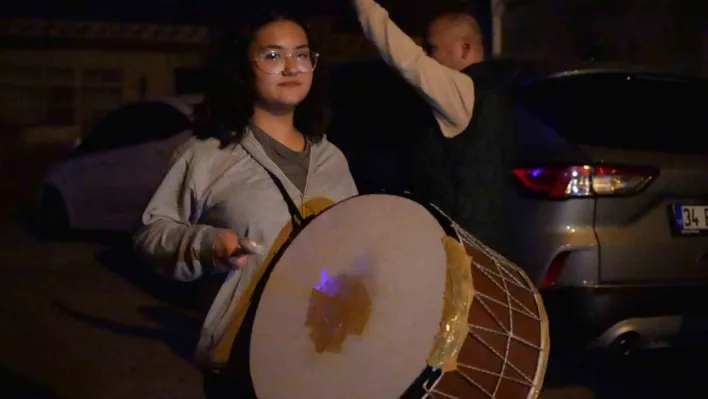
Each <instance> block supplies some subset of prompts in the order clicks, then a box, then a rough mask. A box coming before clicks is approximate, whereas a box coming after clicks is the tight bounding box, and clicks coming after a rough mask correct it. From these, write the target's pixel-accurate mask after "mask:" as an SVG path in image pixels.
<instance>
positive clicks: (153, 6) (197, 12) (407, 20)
mask: <svg viewBox="0 0 708 399" xmlns="http://www.w3.org/2000/svg"><path fill="white" fill-rule="evenodd" d="M350 2H351V0H120V1H105V2H101V1H100V0H99V1H97V0H93V1H91V0H54V1H53V0H5V1H3V6H2V7H1V8H0V17H4V18H13V17H14V18H42V19H44V18H46V19H67V20H92V21H117V22H146V23H163V24H207V25H209V24H212V23H223V22H226V21H224V19H225V18H230V16H234V17H235V16H237V15H238V14H239V13H242V12H244V11H247V10H248V9H251V8H253V6H254V5H256V4H260V5H261V6H262V5H270V4H272V5H275V6H277V7H281V8H283V7H284V8H286V9H288V10H290V11H295V12H297V13H301V14H305V15H314V14H328V15H332V14H334V15H336V16H337V24H339V23H344V24H345V25H350V26H351V27H354V26H357V25H358V24H356V23H355V22H356V21H354V19H353V13H352V12H351V10H350V9H349V5H350ZM488 3H489V0H435V1H431V0H381V1H380V4H381V5H383V6H384V7H386V8H387V9H388V10H389V12H390V13H391V15H392V16H393V18H394V20H396V22H397V23H399V25H401V27H402V28H403V29H404V30H406V31H408V32H409V33H414V34H420V33H422V32H421V31H420V30H421V29H422V27H423V26H425V24H426V23H427V22H428V18H430V16H431V15H433V14H434V13H436V12H437V11H443V10H445V11H449V10H453V9H454V10H458V9H459V10H466V11H473V12H474V11H479V10H481V11H482V13H486V11H487V9H488V7H489V5H488ZM411 31H412V32H411Z"/></svg>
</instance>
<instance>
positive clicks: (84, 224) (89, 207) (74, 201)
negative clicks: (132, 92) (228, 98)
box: [37, 95, 202, 236]
mask: <svg viewBox="0 0 708 399" xmlns="http://www.w3.org/2000/svg"><path fill="white" fill-rule="evenodd" d="M201 99H202V96H200V95H192V96H180V97H172V98H160V99H152V100H141V101H138V102H133V103H129V104H126V105H124V106H121V107H120V108H118V109H116V110H114V111H112V112H111V113H109V114H108V115H107V116H106V117H105V118H103V119H102V120H101V121H100V122H99V123H98V124H97V125H96V126H95V127H94V128H93V129H92V131H91V132H90V134H88V135H87V136H86V138H85V139H84V140H82V142H81V143H80V144H79V145H78V146H77V147H76V148H75V149H74V150H73V151H72V152H71V153H70V154H69V156H68V157H67V158H66V159H64V160H62V161H60V162H57V163H55V164H53V165H51V166H50V167H49V168H48V171H47V173H46V174H45V176H44V179H43V181H42V184H41V188H40V195H39V201H38V210H37V216H38V227H39V230H40V232H42V233H44V234H45V235H51V236H56V235H61V234H62V233H66V232H68V231H71V230H79V231H105V232H130V231H132V230H134V229H135V228H136V226H137V225H138V223H139V221H140V215H141V214H142V212H143V210H144V209H145V206H146V205H147V203H148V201H149V200H150V198H151V196H152V195H153V193H154V192H155V189H156V188H157V186H158V185H159V184H160V181H161V180H162V178H163V177H164V175H165V173H166V172H167V169H168V167H169V163H170V159H171V157H172V155H173V153H174V151H175V150H176V149H177V148H178V147H179V146H180V145H181V144H183V143H184V142H185V141H186V140H187V139H188V138H189V136H190V133H189V132H190V125H191V115H192V111H193V109H194V106H195V105H196V104H198V103H199V102H200V101H201Z"/></svg>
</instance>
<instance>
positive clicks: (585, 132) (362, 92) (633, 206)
mask: <svg viewBox="0 0 708 399" xmlns="http://www.w3.org/2000/svg"><path fill="white" fill-rule="evenodd" d="M498 65H499V68H498V71H499V77H500V79H502V80H501V81H502V82H506V83H507V86H508V90H509V93H510V95H511V96H512V97H513V98H514V99H515V101H516V107H515V112H514V115H513V116H511V117H513V118H515V120H516V124H517V126H519V129H518V137H517V142H518V158H517V159H516V168H515V169H514V170H513V171H510V183H512V184H514V185H515V187H516V190H515V197H514V198H513V202H512V203H513V207H512V217H513V218H512V220H513V221H514V223H515V226H516V230H517V233H518V237H520V240H519V241H518V245H517V246H516V248H515V251H514V252H513V257H514V259H515V260H517V261H518V263H519V265H520V266H522V267H523V268H524V269H526V270H527V271H528V273H529V275H530V276H531V278H532V279H533V280H534V281H535V282H536V283H537V284H538V285H539V287H540V289H541V290H542V293H543V296H544V298H545V302H546V307H547V309H548V312H549V316H550V324H551V331H552V341H553V342H554V347H560V346H565V345H566V344H567V345H571V346H573V347H588V346H589V347H603V348H604V347H616V348H618V349H621V350H622V351H626V350H629V349H634V348H639V347H648V346H655V345H661V344H665V343H667V342H669V341H670V340H672V339H673V338H675V337H677V336H679V335H682V334H684V333H687V332H691V331H690V330H693V332H704V331H705V330H704V328H705V325H704V324H703V323H702V321H703V320H704V319H703V316H704V315H705V313H706V312H705V311H703V309H704V308H705V307H704V306H702V304H704V303H708V302H707V301H706V300H708V295H706V294H708V285H706V282H708V237H707V236H706V234H708V145H707V144H708V135H706V132H708V112H706V111H705V109H703V107H704V106H703V103H702V99H703V98H705V97H706V95H707V94H708V91H707V90H706V88H707V86H706V83H705V82H703V81H700V80H698V79H692V78H687V77H683V76H678V75H673V74H665V73H654V72H650V71H646V70H641V69H637V68H627V67H609V66H598V65H596V64H595V65H580V66H570V67H568V66H558V65H552V64H550V63H543V62H535V61H534V62H530V61H513V60H504V61H498ZM387 69H388V68H387V67H386V66H385V65H382V64H371V65H367V66H366V67H362V66H361V65H358V66H355V67H353V68H351V69H349V70H340V71H335V72H339V73H341V74H342V75H340V76H339V77H338V75H337V74H336V73H335V75H334V76H335V79H339V80H340V81H349V82H358V83H357V84H353V83H352V84H350V85H349V86H348V90H349V91H348V92H346V91H341V90H340V92H339V93H338V94H337V97H336V98H335V112H336V113H335V115H338V117H339V121H340V122H341V123H344V122H343V121H347V122H346V123H347V124H348V125H347V126H348V128H347V129H344V130H343V131H342V132H346V134H344V135H343V137H341V140H342V141H343V142H346V143H347V145H346V146H345V147H346V148H347V150H348V151H347V152H348V154H347V155H348V156H349V158H350V162H351V163H352V164H353V165H354V166H353V168H352V170H353V171H354V172H355V177H357V175H362V176H365V177H366V178H365V179H363V180H364V181H365V182H366V187H364V190H374V191H375V190H378V189H385V188H387V187H392V186H393V187H394V191H395V190H399V189H401V188H402V187H405V186H406V184H407V182H406V180H405V178H404V177H403V176H405V174H404V173H401V171H403V170H405V165H406V162H407V160H406V156H407V153H406V152H407V148H408V144H409V143H410V142H411V140H414V137H415V136H414V135H413V134H412V131H413V129H415V127H416V126H415V125H416V124H417V123H419V122H420V121H421V119H419V118H420V117H421V116H422V115H426V114H428V113H429V111H426V110H424V108H425V105H424V104H422V103H421V102H420V101H419V100H416V99H414V98H413V97H417V95H416V93H414V92H413V91H412V90H411V89H410V88H407V87H405V83H404V82H402V80H401V79H399V78H397V77H396V76H395V75H394V74H393V73H392V72H391V71H387ZM335 81H336V80H335ZM361 82H368V83H367V84H362V83H361ZM372 110H373V112H372ZM351 121H355V122H351ZM352 123H354V126H353V125H352ZM337 133H338V131H337V130H336V129H334V130H333V134H335V136H334V137H333V140H334V141H335V142H337V140H338V139H340V137H339V136H336V134H337ZM352 140H356V143H352ZM394 143H395V144H394ZM370 148H373V149H370ZM371 154H375V155H371ZM372 157H376V160H377V161H379V162H371V158H372ZM367 158H368V159H367ZM396 176H398V178H397V177H396ZM694 321H695V322H694Z"/></svg>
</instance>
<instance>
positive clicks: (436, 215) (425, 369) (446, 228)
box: [246, 192, 462, 397]
mask: <svg viewBox="0 0 708 399" xmlns="http://www.w3.org/2000/svg"><path fill="white" fill-rule="evenodd" d="M364 197H396V198H401V199H405V200H408V201H410V202H413V203H414V204H416V205H418V206H420V207H422V208H423V209H424V210H425V211H427V212H428V214H429V216H431V217H432V218H433V219H434V220H435V221H436V222H437V224H438V225H439V227H440V228H441V230H442V231H443V233H442V234H444V235H447V236H450V235H452V234H454V238H456V239H457V240H458V241H459V242H462V240H461V237H460V236H459V234H458V233H457V231H455V229H454V227H453V226H452V225H450V224H449V223H448V221H447V220H446V219H445V217H446V216H445V214H444V213H442V212H438V211H436V209H437V207H436V206H435V205H434V204H432V203H428V202H425V201H422V200H420V199H418V198H416V196H415V195H413V194H411V193H410V192H403V193H388V192H373V193H360V194H357V195H354V196H351V197H349V198H346V199H344V200H342V201H339V202H337V203H334V204H332V205H330V206H329V207H327V208H326V209H323V210H322V211H320V212H318V213H317V214H316V215H313V217H308V218H306V222H305V224H304V225H302V226H301V228H300V231H298V232H297V234H295V236H293V237H292V239H291V240H290V241H289V242H287V243H286V244H285V245H283V246H282V247H281V248H279V249H278V251H277V253H278V255H279V256H277V258H275V260H274V261H273V262H272V263H271V264H270V265H269V266H268V269H270V272H271V273H272V272H273V271H274V269H275V267H276V266H277V265H278V264H279V262H280V261H281V259H282V257H283V255H285V253H286V252H287V251H288V250H289V249H290V248H291V246H292V245H293V243H294V242H295V241H296V240H297V238H298V236H300V235H301V234H302V232H303V231H304V230H306V229H307V227H308V225H309V223H310V222H311V221H314V219H317V218H319V217H320V216H322V215H324V214H326V213H327V212H329V211H332V210H333V208H335V207H337V205H341V204H343V203H345V202H350V201H352V200H356V199H358V198H364ZM441 215H443V216H442V217H441ZM263 277H265V273H264V275H263ZM263 277H261V279H263ZM263 284H264V285H263V289H262V291H261V293H260V295H261V296H262V295H263V294H264V293H265V290H266V288H267V285H268V281H267V280H266V282H265V283H263ZM258 303H260V298H259V301H258ZM252 306H254V304H253V303H251V304H250V305H249V311H253V326H254V325H255V319H256V318H257V315H258V306H256V307H255V309H254V310H251V308H252ZM246 335H247V336H248V340H247V342H248V345H247V348H248V350H247V352H248V356H247V357H246V359H247V364H248V366H247V367H246V369H247V370H248V376H249V382H250V385H251V387H252V389H253V390H254V391H255V389H256V386H255V385H256V384H255V381H254V380H253V377H252V374H251V362H250V357H251V351H252V345H253V341H252V335H253V329H251V330H249V331H248V332H246ZM421 366H422V370H421V372H420V373H419V374H418V375H417V376H416V377H415V379H414V380H413V381H411V383H410V385H409V386H408V388H407V390H406V391H405V392H404V393H403V395H405V393H406V392H407V391H408V390H409V389H411V388H413V387H414V386H415V383H416V380H417V379H422V382H423V383H424V382H425V381H429V380H432V382H433V384H435V383H436V382H437V381H439V379H440V377H441V376H442V375H443V374H444V373H443V372H442V371H441V370H437V369H434V368H432V367H430V366H429V365H427V364H426V363H425V362H423V364H422V365H421ZM435 375H437V378H434V379H431V378H430V377H431V376H435ZM402 397H403V396H402Z"/></svg>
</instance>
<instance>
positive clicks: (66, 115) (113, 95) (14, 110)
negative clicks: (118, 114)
mask: <svg viewBox="0 0 708 399" xmlns="http://www.w3.org/2000/svg"><path fill="white" fill-rule="evenodd" d="M123 84H124V75H123V71H122V70H121V69H108V68H106V69H85V70H75V69H73V68H62V67H58V68H57V67H48V68H38V67H29V66H0V122H3V123H10V124H17V125H23V126H32V125H73V124H76V123H80V124H83V125H92V124H93V123H95V122H96V121H97V120H98V119H100V118H101V117H102V116H104V115H105V114H106V113H107V112H108V111H110V110H112V109H114V108H116V107H118V106H119V105H120V104H121V102H122V100H123Z"/></svg>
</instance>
